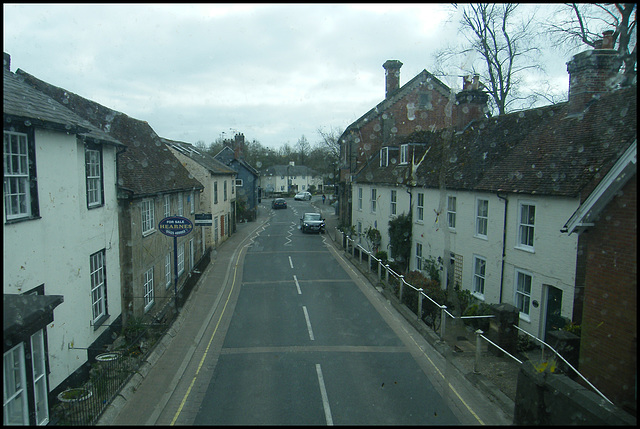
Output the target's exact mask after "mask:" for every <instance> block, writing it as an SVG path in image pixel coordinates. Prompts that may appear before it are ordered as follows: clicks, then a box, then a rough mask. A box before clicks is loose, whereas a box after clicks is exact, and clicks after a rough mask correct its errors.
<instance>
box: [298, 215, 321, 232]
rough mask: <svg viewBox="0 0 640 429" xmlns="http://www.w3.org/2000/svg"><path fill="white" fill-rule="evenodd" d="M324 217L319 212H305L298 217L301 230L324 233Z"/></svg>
mask: <svg viewBox="0 0 640 429" xmlns="http://www.w3.org/2000/svg"><path fill="white" fill-rule="evenodd" d="M324 225H325V224H324V219H322V215H321V214H320V213H305V214H304V216H303V217H302V219H300V230H301V231H302V232H318V233H321V234H322V233H324Z"/></svg>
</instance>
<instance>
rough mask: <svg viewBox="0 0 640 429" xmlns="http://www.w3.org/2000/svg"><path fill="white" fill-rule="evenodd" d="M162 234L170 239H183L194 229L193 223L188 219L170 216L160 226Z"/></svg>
mask: <svg viewBox="0 0 640 429" xmlns="http://www.w3.org/2000/svg"><path fill="white" fill-rule="evenodd" d="M158 229H159V230H160V232H161V233H163V234H164V235H166V236H169V237H182V236H184V235H187V234H189V233H190V232H191V230H192V229H193V223H191V221H190V220H189V219H187V218H186V217H182V216H169V217H165V218H164V219H162V220H161V221H160V223H159V224H158Z"/></svg>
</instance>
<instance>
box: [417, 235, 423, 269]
mask: <svg viewBox="0 0 640 429" xmlns="http://www.w3.org/2000/svg"><path fill="white" fill-rule="evenodd" d="M422 250H423V249H422V243H420V242H416V270H418V271H422V262H423V259H422Z"/></svg>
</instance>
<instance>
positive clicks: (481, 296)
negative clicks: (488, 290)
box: [471, 292, 484, 302]
mask: <svg viewBox="0 0 640 429" xmlns="http://www.w3.org/2000/svg"><path fill="white" fill-rule="evenodd" d="M471 296H473V297H474V298H478V299H479V300H480V301H482V302H484V295H483V294H481V293H479V292H471Z"/></svg>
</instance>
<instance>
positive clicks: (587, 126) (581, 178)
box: [356, 85, 637, 199]
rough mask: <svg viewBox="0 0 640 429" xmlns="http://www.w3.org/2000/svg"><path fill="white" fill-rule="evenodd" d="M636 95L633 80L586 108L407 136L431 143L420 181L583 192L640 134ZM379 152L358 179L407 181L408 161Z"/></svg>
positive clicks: (418, 171)
mask: <svg viewBox="0 0 640 429" xmlns="http://www.w3.org/2000/svg"><path fill="white" fill-rule="evenodd" d="M636 103H637V87H636V86H635V85H634V86H632V87H629V88H626V89H622V90H618V91H615V92H612V93H608V94H606V95H603V96H601V97H600V99H599V100H596V101H594V102H593V103H592V104H591V105H590V106H589V107H588V108H587V109H585V111H584V112H582V114H580V115H569V114H568V113H567V110H568V103H561V104H556V105H551V106H546V107H541V108H537V109H531V110H527V111H521V112H515V113H511V114H508V115H502V116H497V117H493V118H489V119H481V120H477V121H474V122H472V123H471V124H470V126H468V127H467V128H466V129H465V130H464V132H460V133H452V131H451V130H442V131H438V132H428V131H423V132H417V133H414V134H412V135H410V136H408V137H406V138H405V139H404V140H403V141H402V142H401V143H405V142H421V143H423V144H424V149H423V150H424V151H428V152H427V155H426V156H425V157H424V159H423V160H422V162H421V163H420V164H419V165H418V166H417V167H416V168H415V176H414V179H415V184H416V185H417V186H421V187H431V188H439V187H440V186H441V185H443V186H444V187H446V188H447V189H461V190H462V189H464V190H482V191H487V192H510V193H524V194H539V195H553V196H580V198H581V199H584V198H585V197H586V194H588V193H589V192H590V191H591V190H592V189H593V187H594V186H596V184H597V183H598V181H599V180H600V179H601V178H602V177H604V175H605V174H606V172H607V171H608V170H609V168H611V166H612V165H613V164H614V163H615V161H616V159H617V158H618V157H619V156H620V155H621V154H622V153H623V152H624V151H625V150H626V149H627V148H628V147H629V145H630V144H631V143H632V142H633V141H634V140H635V139H636V138H637V137H636V127H637V118H636V115H637V112H636ZM418 153H422V152H418ZM374 158H375V159H371V160H370V161H369V163H368V164H367V165H366V166H365V167H364V168H362V169H361V170H360V171H359V172H358V174H357V175H356V180H357V181H358V182H367V183H385V184H389V185H391V184H399V183H400V181H399V178H403V181H402V183H401V184H406V183H407V182H408V178H409V177H410V171H409V167H406V166H400V165H397V164H391V163H390V165H389V166H388V167H380V166H379V158H378V156H376V157H374ZM419 161H420V159H419V157H418V156H416V158H415V162H416V164H417V163H418V162H419ZM441 172H443V173H444V174H443V175H442V176H441V175H440V173H441ZM441 182H442V183H441Z"/></svg>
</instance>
